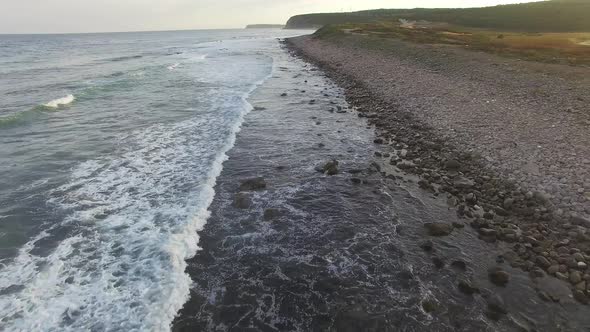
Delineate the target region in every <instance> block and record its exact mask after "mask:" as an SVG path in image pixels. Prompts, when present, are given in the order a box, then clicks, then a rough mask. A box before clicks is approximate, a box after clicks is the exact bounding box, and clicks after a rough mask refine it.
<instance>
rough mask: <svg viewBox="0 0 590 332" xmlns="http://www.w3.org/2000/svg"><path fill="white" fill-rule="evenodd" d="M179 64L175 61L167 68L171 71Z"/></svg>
mask: <svg viewBox="0 0 590 332" xmlns="http://www.w3.org/2000/svg"><path fill="white" fill-rule="evenodd" d="M178 66H180V63H175V64H173V65H170V66H168V70H170V71H172V70H174V69H176V68H178Z"/></svg>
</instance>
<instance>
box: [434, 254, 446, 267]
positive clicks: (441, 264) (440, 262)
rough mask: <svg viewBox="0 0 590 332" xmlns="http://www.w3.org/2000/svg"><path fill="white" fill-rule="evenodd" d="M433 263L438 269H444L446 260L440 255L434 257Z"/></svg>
mask: <svg viewBox="0 0 590 332" xmlns="http://www.w3.org/2000/svg"><path fill="white" fill-rule="evenodd" d="M432 263H434V266H436V268H437V269H442V268H443V267H444V266H445V262H444V261H443V260H442V258H440V257H436V256H435V257H432Z"/></svg>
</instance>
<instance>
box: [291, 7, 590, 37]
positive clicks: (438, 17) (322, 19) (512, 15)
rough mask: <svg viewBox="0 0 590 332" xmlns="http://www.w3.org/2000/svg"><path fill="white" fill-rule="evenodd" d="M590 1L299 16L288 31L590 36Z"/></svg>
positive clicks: (384, 10) (380, 10) (292, 20)
mask: <svg viewBox="0 0 590 332" xmlns="http://www.w3.org/2000/svg"><path fill="white" fill-rule="evenodd" d="M589 17H590V1H588V0H551V1H540V2H531V3H522V4H514V5H501V6H494V7H483V8H458V9H424V8H416V9H377V10H366V11H360V12H351V13H326V14H307V15H297V16H293V17H291V18H290V19H289V21H288V22H287V25H286V27H285V28H286V29H307V28H316V29H317V28H319V27H322V26H324V25H328V24H344V23H371V22H378V21H397V20H399V19H407V20H415V21H419V20H425V21H430V22H446V23H450V24H456V25H463V26H467V27H476V28H489V29H498V30H515V31H530V32H547V31H552V32H590V18H589Z"/></svg>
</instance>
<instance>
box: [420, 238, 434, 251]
mask: <svg viewBox="0 0 590 332" xmlns="http://www.w3.org/2000/svg"><path fill="white" fill-rule="evenodd" d="M420 248H422V250H424V251H426V252H431V251H432V250H433V249H434V243H432V241H431V240H426V241H424V242H423V243H422V244H421V245H420Z"/></svg>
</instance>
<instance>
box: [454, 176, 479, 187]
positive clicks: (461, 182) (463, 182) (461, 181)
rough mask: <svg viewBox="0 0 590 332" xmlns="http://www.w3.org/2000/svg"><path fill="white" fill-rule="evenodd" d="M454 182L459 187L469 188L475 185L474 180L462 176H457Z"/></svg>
mask: <svg viewBox="0 0 590 332" xmlns="http://www.w3.org/2000/svg"><path fill="white" fill-rule="evenodd" d="M453 184H454V185H455V187H457V188H459V189H469V188H472V187H473V186H474V185H475V183H474V182H473V181H471V180H469V179H467V178H465V177H462V176H459V177H457V178H456V179H455V181H454V182H453Z"/></svg>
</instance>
